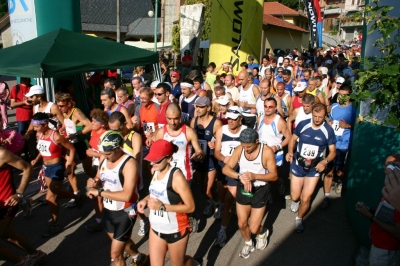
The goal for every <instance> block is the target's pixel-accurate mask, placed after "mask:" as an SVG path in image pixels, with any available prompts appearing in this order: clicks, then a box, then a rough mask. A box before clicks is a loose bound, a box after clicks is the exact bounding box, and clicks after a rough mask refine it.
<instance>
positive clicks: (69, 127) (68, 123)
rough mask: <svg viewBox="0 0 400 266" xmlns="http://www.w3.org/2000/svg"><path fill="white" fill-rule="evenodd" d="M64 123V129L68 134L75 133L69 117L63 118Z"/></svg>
mask: <svg viewBox="0 0 400 266" xmlns="http://www.w3.org/2000/svg"><path fill="white" fill-rule="evenodd" d="M64 125H65V131H66V132H67V134H68V135H71V134H76V127H75V124H74V123H73V122H72V120H71V119H64Z"/></svg>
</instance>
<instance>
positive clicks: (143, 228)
mask: <svg viewBox="0 0 400 266" xmlns="http://www.w3.org/2000/svg"><path fill="white" fill-rule="evenodd" d="M149 228H150V224H149V218H146V219H144V220H140V221H139V231H138V233H137V234H138V235H139V236H144V235H146V234H147V233H148V232H149Z"/></svg>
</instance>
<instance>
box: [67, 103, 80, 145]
mask: <svg viewBox="0 0 400 266" xmlns="http://www.w3.org/2000/svg"><path fill="white" fill-rule="evenodd" d="M75 110H76V108H73V109H72V112H71V114H70V115H69V116H68V117H65V116H64V125H65V133H66V134H67V135H71V134H76V132H78V131H79V130H82V129H83V128H84V126H77V125H75V123H74V122H73V121H72V116H73V115H74V112H75ZM79 137H80V136H77V137H76V138H75V139H70V140H69V142H71V143H77V142H78V141H79Z"/></svg>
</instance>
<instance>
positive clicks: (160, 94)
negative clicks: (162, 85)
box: [154, 92, 165, 96]
mask: <svg viewBox="0 0 400 266" xmlns="http://www.w3.org/2000/svg"><path fill="white" fill-rule="evenodd" d="M163 94H165V92H162V93H154V95H156V96H162V95H163Z"/></svg>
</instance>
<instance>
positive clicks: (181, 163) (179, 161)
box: [171, 158, 185, 170]
mask: <svg viewBox="0 0 400 266" xmlns="http://www.w3.org/2000/svg"><path fill="white" fill-rule="evenodd" d="M171 166H172V167H177V168H179V169H181V170H183V169H185V159H184V158H175V159H173V160H172V161H171Z"/></svg>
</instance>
